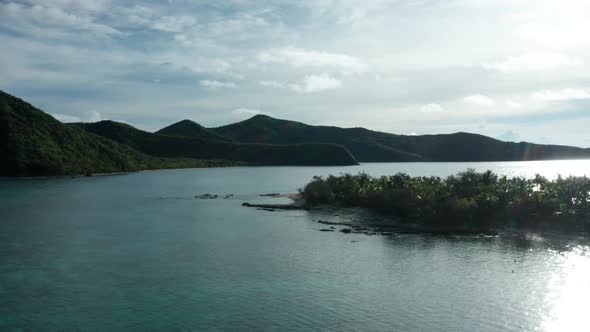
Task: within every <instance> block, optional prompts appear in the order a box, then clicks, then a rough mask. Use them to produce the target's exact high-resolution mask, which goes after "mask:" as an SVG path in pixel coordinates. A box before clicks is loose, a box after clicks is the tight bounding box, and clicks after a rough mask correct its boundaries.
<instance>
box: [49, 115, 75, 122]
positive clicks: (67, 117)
mask: <svg viewBox="0 0 590 332" xmlns="http://www.w3.org/2000/svg"><path fill="white" fill-rule="evenodd" d="M51 116H53V117H54V118H56V119H57V120H58V121H61V122H63V123H69V122H82V119H80V118H79V117H77V116H74V115H67V114H60V113H51Z"/></svg>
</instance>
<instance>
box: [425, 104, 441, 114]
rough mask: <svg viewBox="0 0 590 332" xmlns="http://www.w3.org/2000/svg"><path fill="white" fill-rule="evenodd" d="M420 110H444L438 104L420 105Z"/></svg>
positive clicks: (429, 111) (428, 111)
mask: <svg viewBox="0 0 590 332" xmlns="http://www.w3.org/2000/svg"><path fill="white" fill-rule="evenodd" d="M420 111H422V112H425V113H432V112H442V111H444V108H443V107H442V106H440V105H439V104H426V105H423V106H422V107H420Z"/></svg>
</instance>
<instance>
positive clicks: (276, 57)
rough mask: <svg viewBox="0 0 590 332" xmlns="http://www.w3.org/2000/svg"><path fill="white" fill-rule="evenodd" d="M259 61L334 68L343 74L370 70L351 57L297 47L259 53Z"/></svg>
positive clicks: (298, 66) (296, 66)
mask: <svg viewBox="0 0 590 332" xmlns="http://www.w3.org/2000/svg"><path fill="white" fill-rule="evenodd" d="M258 60H259V61H261V62H265V63H281V64H288V65H290V66H292V67H295V68H301V67H316V68H325V69H328V68H333V69H335V70H338V71H341V72H342V73H361V72H365V71H367V69H368V65H367V64H365V63H364V62H362V61H361V60H360V59H358V58H355V57H353V56H350V55H346V54H339V53H328V52H321V51H313V50H305V49H301V48H295V47H286V48H280V49H271V50H268V51H264V52H260V53H258Z"/></svg>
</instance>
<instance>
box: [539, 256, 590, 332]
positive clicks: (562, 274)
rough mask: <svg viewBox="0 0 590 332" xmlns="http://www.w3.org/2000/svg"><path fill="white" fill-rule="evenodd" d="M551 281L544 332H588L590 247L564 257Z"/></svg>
mask: <svg viewBox="0 0 590 332" xmlns="http://www.w3.org/2000/svg"><path fill="white" fill-rule="evenodd" d="M562 255H563V256H562V257H560V258H559V260H560V262H559V264H560V265H561V268H558V269H557V270H556V272H555V273H554V274H553V276H552V277H551V279H550V281H549V287H548V290H549V293H548V294H547V298H546V300H547V301H548V302H549V304H550V311H549V313H548V315H547V317H545V321H544V324H543V327H544V330H545V331H560V332H562V331H584V332H587V331H589V326H588V317H589V314H590V311H589V310H588V301H589V299H590V247H588V246H585V247H577V248H575V249H574V250H572V251H570V252H568V253H563V254H562Z"/></svg>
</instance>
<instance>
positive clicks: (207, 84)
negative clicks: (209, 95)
mask: <svg viewBox="0 0 590 332" xmlns="http://www.w3.org/2000/svg"><path fill="white" fill-rule="evenodd" d="M199 83H200V84H201V85H202V86H205V87H208V88H213V89H216V88H229V89H234V88H237V85H236V84H235V83H234V82H221V81H216V80H201V81H199Z"/></svg>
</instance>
